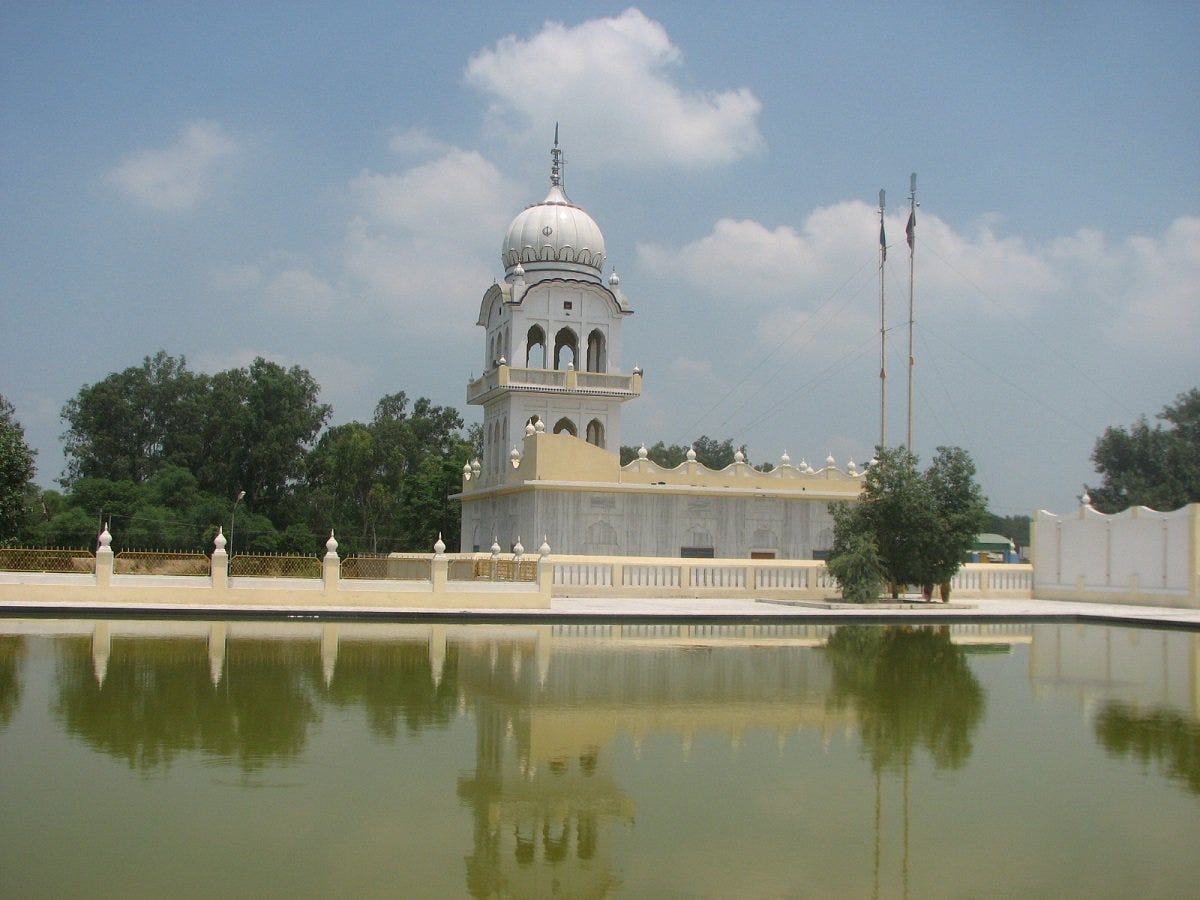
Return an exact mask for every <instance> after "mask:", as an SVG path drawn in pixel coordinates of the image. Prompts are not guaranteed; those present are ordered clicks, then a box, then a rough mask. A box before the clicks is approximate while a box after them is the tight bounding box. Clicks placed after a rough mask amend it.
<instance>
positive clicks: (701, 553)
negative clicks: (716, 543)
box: [679, 547, 716, 559]
mask: <svg viewBox="0 0 1200 900" xmlns="http://www.w3.org/2000/svg"><path fill="white" fill-rule="evenodd" d="M679 556H680V557H681V558H683V559H713V558H715V557H716V553H714V552H713V548H712V547H680V548H679Z"/></svg>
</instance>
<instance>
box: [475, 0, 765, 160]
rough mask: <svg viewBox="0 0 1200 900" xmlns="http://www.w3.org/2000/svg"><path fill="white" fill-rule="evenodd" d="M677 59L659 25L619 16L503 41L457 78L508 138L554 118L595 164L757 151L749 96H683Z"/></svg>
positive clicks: (636, 14) (551, 26)
mask: <svg viewBox="0 0 1200 900" xmlns="http://www.w3.org/2000/svg"><path fill="white" fill-rule="evenodd" d="M681 62H682V53H681V52H680V51H679V48H678V47H676V46H675V45H674V44H673V43H671V40H670V38H669V37H668V36H667V32H666V29H664V28H663V26H662V25H661V24H659V23H658V22H655V21H653V20H652V19H649V18H647V17H646V16H645V15H644V14H643V13H642V12H640V11H639V10H637V9H627V10H626V11H625V12H623V13H621V14H620V15H619V16H615V17H612V18H604V19H592V20H589V21H587V22H584V23H582V24H580V25H577V26H575V27H567V26H565V25H563V24H560V23H556V22H547V23H546V24H545V25H543V26H542V30H541V31H539V32H538V33H537V34H535V35H533V36H532V37H530V38H529V39H527V40H523V39H521V38H518V37H516V36H514V35H510V36H508V37H505V38H503V39H501V40H500V41H498V42H497V43H496V44H495V46H494V47H491V48H488V49H485V50H481V51H479V52H478V53H476V54H475V55H474V56H473V57H472V58H471V59H470V61H469V62H468V64H467V72H466V77H467V81H468V83H470V84H471V85H473V86H474V87H476V88H478V89H479V90H481V91H483V92H484V93H485V94H488V95H490V96H491V98H492V105H491V108H490V109H489V112H488V116H489V122H490V127H491V128H492V130H494V131H497V132H500V133H508V134H510V135H516V134H520V133H522V132H524V131H526V130H527V129H528V127H529V126H535V127H537V128H545V127H547V126H548V119H547V117H549V116H553V117H555V118H557V119H561V120H562V121H563V122H564V126H565V127H566V128H567V129H568V131H569V134H570V142H571V144H572V145H573V146H577V147H587V148H588V152H589V154H590V156H591V158H592V159H593V160H594V161H596V162H607V161H615V162H620V163H624V164H632V165H651V166H659V165H670V166H688V167H703V166H711V165H719V164H724V163H729V162H732V161H734V160H737V159H740V158H742V157H745V156H747V155H749V154H752V153H757V152H759V151H760V150H761V149H762V148H763V139H762V135H761V134H760V132H759V130H758V115H759V112H760V111H761V109H762V104H761V103H760V102H759V100H758V98H757V97H755V96H754V94H753V93H751V92H750V91H749V90H748V89H746V88H740V89H737V90H726V91H720V92H717V91H687V90H684V89H683V88H682V87H680V85H679V84H678V81H677V78H676V71H677V69H678V68H679V66H680V64H681ZM573 110H578V111H579V114H578V116H577V117H573V116H572V111H573ZM542 140H545V135H542Z"/></svg>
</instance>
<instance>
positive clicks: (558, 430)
mask: <svg viewBox="0 0 1200 900" xmlns="http://www.w3.org/2000/svg"><path fill="white" fill-rule="evenodd" d="M554 433H555V434H563V433H566V434H569V435H571V437H579V429H578V428H576V427H575V423H574V422H572V421H571V420H570V419H568V418H567V417H566V416H563V417H562V418H561V419H559V420H558V421H557V422H555V423H554Z"/></svg>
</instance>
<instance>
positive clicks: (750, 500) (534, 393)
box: [458, 135, 865, 559]
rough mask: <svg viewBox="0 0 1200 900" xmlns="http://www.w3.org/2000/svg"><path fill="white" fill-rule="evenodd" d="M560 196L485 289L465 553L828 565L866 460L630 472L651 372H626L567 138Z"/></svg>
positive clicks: (470, 390) (554, 181) (614, 300)
mask: <svg viewBox="0 0 1200 900" xmlns="http://www.w3.org/2000/svg"><path fill="white" fill-rule="evenodd" d="M550 155H551V168H550V192H549V193H548V194H547V196H546V198H545V199H544V200H543V201H542V202H541V203H536V204H534V205H532V206H530V207H528V208H526V209H525V210H524V211H523V212H521V213H520V214H519V215H518V216H517V217H516V218H515V219H513V221H512V224H511V225H510V226H509V228H508V231H507V233H506V234H505V237H504V242H503V244H502V245H501V250H500V256H501V260H502V262H503V264H504V273H505V274H504V281H503V283H498V284H493V285H492V286H491V287H490V288H489V289H488V290H487V291H486V292H485V293H484V295H483V300H482V302H481V304H480V308H479V318H478V320H477V324H478V325H479V326H480V327H481V328H483V329H484V330H485V334H484V347H483V360H484V374H483V375H482V376H481V377H479V378H477V379H473V380H472V381H471V382H470V383H469V384H468V386H467V402H468V403H471V404H474V405H477V406H482V407H483V430H484V436H483V452H482V456H481V458H480V459H477V460H475V461H474V462H472V463H471V464H470V465H468V466H465V467H464V469H463V490H462V493H461V494H459V495H458V498H459V499H460V500H461V501H462V505H463V511H462V539H461V549H462V550H463V551H464V552H471V551H476V550H481V549H485V548H487V547H488V546H490V545H492V544H493V542H496V543H498V544H500V545H501V546H504V547H506V548H511V547H512V545H513V543H514V541H515V540H516V539H517V537H518V536H519V535H526V536H527V537H528V536H535V537H541V536H547V537H548V540H549V543H550V545H551V546H552V547H554V548H555V552H556V553H566V554H572V553H574V554H590V555H609V556H618V555H624V556H659V557H679V556H697V557H712V556H716V557H724V558H749V557H758V558H768V559H770V558H779V559H813V558H818V557H820V556H822V555H823V551H827V550H828V549H829V548H830V547H831V545H832V542H833V521H832V517H831V516H830V515H829V512H828V504H829V501H830V500H853V499H855V498H857V496H858V495H859V492H860V490H861V484H862V478H863V475H864V474H865V473H863V472H860V471H859V470H858V468H857V467H856V466H855V464H854V462H853V460H851V461H849V463H848V464H847V467H846V470H845V471H841V470H839V469H837V467H836V465H835V463H834V460H833V458H832V457H830V458H828V459H827V460H826V464H825V467H824V468H823V469H820V470H814V469H813V468H812V467H811V466H809V465H808V464H807V462H804V461H801V463H800V464H799V466H793V465H792V464H791V460H790V458H789V457H788V456H787V454H786V453H785V454H784V455H783V457H782V458H781V459H780V464H779V465H778V467H776V468H775V470H774V471H772V472H770V473H763V472H759V471H757V470H755V469H754V468H753V467H752V466H750V465H748V464H747V463H746V462H745V460H744V458H743V457H742V456H741V454H740V453H739V454H738V457H737V458H736V461H735V462H734V463H733V464H732V465H730V466H728V467H727V468H725V469H723V470H722V471H720V472H715V471H712V470H709V469H707V468H705V467H704V466H703V465H701V464H699V463H698V462H696V460H695V454H694V453H689V454H688V457H689V458H688V459H687V461H686V462H684V463H682V464H681V465H679V466H677V467H675V468H674V469H663V468H660V467H659V466H657V465H656V464H655V463H653V462H652V461H650V460H649V459H647V458H646V454H645V451H644V448H643V451H642V453H641V454H640V458H639V459H636V460H634V461H633V462H631V463H630V464H629V465H627V466H625V467H621V465H620V461H619V457H618V454H619V452H620V447H621V427H620V410H621V404H623V403H625V402H627V401H629V400H632V399H634V398H636V397H638V396H639V395H640V394H641V392H642V372H641V370H640V369H639V368H637V367H636V366H635V367H634V368H633V369H632V370H630V371H627V372H626V371H623V370H622V367H621V326H622V324H623V323H624V321H625V319H626V318H628V317H629V316H630V315H632V313H633V308H632V306H631V304H630V302H629V298H628V297H626V296H625V294H624V293H623V292H622V291H621V288H620V280H619V279H618V278H617V275H616V273H615V272H613V273H612V274H611V275H610V276H609V277H608V278H607V279H604V277H603V268H604V264H605V261H606V256H605V247H604V236H603V234H602V233H601V231H600V228H599V226H598V225H597V224H596V222H595V221H594V220H593V219H592V217H591V216H589V215H588V214H587V212H585V211H584V210H583V209H582V208H580V207H578V206H576V205H575V204H573V203H572V202H571V201H570V200H569V199H568V198H567V195H566V192H565V190H564V187H563V180H562V156H561V151H560V150H559V148H558V139H557V135H556V136H555V142H554V148H553V149H552V150H551V154H550Z"/></svg>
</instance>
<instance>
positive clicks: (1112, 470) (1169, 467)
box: [1087, 388, 1200, 513]
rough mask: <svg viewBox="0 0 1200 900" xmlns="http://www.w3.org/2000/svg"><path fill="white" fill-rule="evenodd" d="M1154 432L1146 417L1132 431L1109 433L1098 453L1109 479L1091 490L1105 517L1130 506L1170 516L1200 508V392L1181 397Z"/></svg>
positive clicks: (1166, 410) (1098, 462) (1102, 472)
mask: <svg viewBox="0 0 1200 900" xmlns="http://www.w3.org/2000/svg"><path fill="white" fill-rule="evenodd" d="M1156 418H1158V419H1159V420H1160V422H1159V424H1156V425H1154V426H1153V427H1151V425H1150V423H1149V422H1148V421H1147V420H1146V417H1145V416H1143V417H1141V418H1140V419H1138V420H1137V421H1136V422H1134V423H1133V425H1132V426H1131V427H1130V428H1129V429H1125V428H1107V429H1105V431H1104V434H1103V435H1101V436H1100V438H1099V439H1098V440H1097V441H1096V445H1095V448H1094V449H1093V450H1092V462H1093V463H1094V464H1095V466H1096V472H1097V473H1099V475H1100V476H1101V478H1102V479H1103V480H1102V481H1101V483H1100V484H1099V485H1098V486H1096V487H1091V486H1089V487H1087V492H1088V494H1089V495H1090V496H1091V500H1092V505H1093V506H1095V507H1096V509H1098V510H1100V511H1101V512H1105V513H1116V512H1121V510H1124V509H1128V508H1129V507H1130V506H1148V507H1150V508H1151V509H1157V510H1162V511H1164V512H1169V511H1170V510H1174V509H1179V508H1180V507H1181V506H1186V505H1187V504H1189V503H1198V502H1200V388H1192V389H1191V390H1190V391H1187V392H1185V393H1182V394H1180V395H1179V396H1178V397H1177V398H1176V399H1175V403H1174V404H1171V405H1168V406H1165V407H1163V409H1162V412H1160V413H1159V414H1158V416H1157V417H1156Z"/></svg>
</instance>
